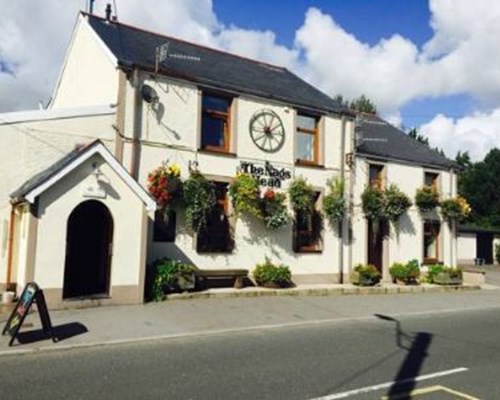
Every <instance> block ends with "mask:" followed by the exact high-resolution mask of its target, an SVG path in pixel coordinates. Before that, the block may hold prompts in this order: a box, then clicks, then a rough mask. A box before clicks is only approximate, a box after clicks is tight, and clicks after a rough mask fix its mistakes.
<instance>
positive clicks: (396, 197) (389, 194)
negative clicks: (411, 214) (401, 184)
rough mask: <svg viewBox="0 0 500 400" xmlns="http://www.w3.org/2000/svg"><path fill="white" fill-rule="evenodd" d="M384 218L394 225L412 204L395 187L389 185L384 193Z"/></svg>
mask: <svg viewBox="0 0 500 400" xmlns="http://www.w3.org/2000/svg"><path fill="white" fill-rule="evenodd" d="M384 195H385V211H384V213H385V216H386V217H387V218H388V219H389V220H390V221H391V222H393V223H396V222H397V221H398V220H399V218H400V217H401V215H403V214H404V213H405V212H407V211H408V209H409V208H410V207H411V205H412V202H411V200H410V198H409V197H408V196H407V195H406V194H404V193H403V192H402V191H401V190H400V189H399V188H398V187H397V186H396V185H390V186H389V187H388V188H387V189H386V190H385V191H384Z"/></svg>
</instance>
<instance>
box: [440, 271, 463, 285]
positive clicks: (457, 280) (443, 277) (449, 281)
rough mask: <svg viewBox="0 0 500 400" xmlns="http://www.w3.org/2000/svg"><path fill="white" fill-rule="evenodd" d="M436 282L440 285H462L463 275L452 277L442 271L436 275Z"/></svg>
mask: <svg viewBox="0 0 500 400" xmlns="http://www.w3.org/2000/svg"><path fill="white" fill-rule="evenodd" d="M434 283H436V284H438V285H461V284H462V283H463V278H462V277H451V276H450V274H448V273H447V272H442V273H440V274H437V275H436V276H435V277H434Z"/></svg>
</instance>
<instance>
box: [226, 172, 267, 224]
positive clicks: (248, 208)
mask: <svg viewBox="0 0 500 400" xmlns="http://www.w3.org/2000/svg"><path fill="white" fill-rule="evenodd" d="M229 195H230V196H231V201H232V204H233V208H234V211H235V213H236V215H238V214H239V213H248V214H251V215H253V216H255V217H258V218H261V217H262V212H261V207H260V189H259V182H258V181H257V179H256V178H255V177H254V176H252V175H250V174H246V173H239V174H238V175H236V177H235V178H234V179H233V181H232V182H231V185H229Z"/></svg>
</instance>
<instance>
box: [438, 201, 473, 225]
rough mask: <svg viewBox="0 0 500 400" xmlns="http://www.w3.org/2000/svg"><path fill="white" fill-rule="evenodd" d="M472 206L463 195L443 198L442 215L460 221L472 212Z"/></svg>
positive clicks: (449, 219) (448, 219)
mask: <svg viewBox="0 0 500 400" xmlns="http://www.w3.org/2000/svg"><path fill="white" fill-rule="evenodd" d="M471 211H472V210H471V207H470V205H469V203H468V202H467V200H466V199H465V198H463V197H462V196H458V197H454V198H451V199H447V200H443V201H442V202H441V215H442V216H443V218H444V219H445V220H446V221H448V222H451V221H459V220H462V219H465V218H467V217H468V216H469V214H470V213H471Z"/></svg>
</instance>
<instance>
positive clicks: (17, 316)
mask: <svg viewBox="0 0 500 400" xmlns="http://www.w3.org/2000/svg"><path fill="white" fill-rule="evenodd" d="M34 302H35V303H36V305H37V308H38V314H39V315H40V320H41V321H42V328H43V332H44V333H45V334H46V335H48V336H49V337H51V338H52V341H53V342H57V338H56V337H55V336H54V334H53V330H52V323H51V322H50V316H49V310H48V309H47V303H46V302H45V296H44V295H43V290H42V289H40V288H39V286H38V285H37V284H36V283H35V282H30V283H28V284H27V285H26V287H25V288H24V290H23V293H22V294H21V297H20V298H19V301H18V302H17V304H16V307H15V308H14V310H13V311H12V314H10V317H9V319H8V320H7V323H6V324H5V327H4V328H3V331H2V336H3V335H5V334H6V333H8V334H9V335H10V336H11V339H10V342H9V346H12V343H14V340H15V339H16V336H17V334H18V333H19V330H20V329H21V325H22V324H23V321H24V319H25V318H26V316H27V315H28V312H29V310H30V307H31V305H32V304H33V303H34Z"/></svg>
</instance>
